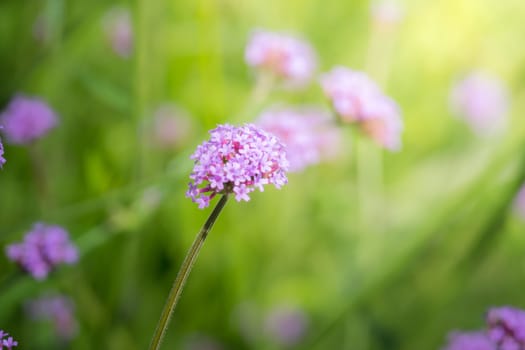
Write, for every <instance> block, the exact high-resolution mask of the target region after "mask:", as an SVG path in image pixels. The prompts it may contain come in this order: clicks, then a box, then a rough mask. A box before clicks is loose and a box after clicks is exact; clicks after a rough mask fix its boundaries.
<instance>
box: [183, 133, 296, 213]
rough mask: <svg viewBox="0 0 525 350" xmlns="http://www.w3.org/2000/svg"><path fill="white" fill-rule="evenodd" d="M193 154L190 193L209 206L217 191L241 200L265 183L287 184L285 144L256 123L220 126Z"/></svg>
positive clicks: (203, 205)
mask: <svg viewBox="0 0 525 350" xmlns="http://www.w3.org/2000/svg"><path fill="white" fill-rule="evenodd" d="M210 135H211V137H210V140H209V141H205V142H203V143H202V144H201V145H199V146H198V147H197V150H196V151H195V153H193V155H192V156H191V159H193V160H195V166H194V168H193V172H192V173H191V175H190V179H191V180H192V181H191V182H190V184H189V190H188V192H187V193H186V196H188V197H190V198H191V199H192V201H193V202H195V203H198V204H199V208H205V207H207V206H208V205H209V202H210V200H211V199H212V198H213V197H214V196H215V195H217V194H219V193H221V194H224V193H234V194H235V199H236V200H237V201H241V200H245V201H248V200H250V197H249V196H248V194H249V193H250V192H252V191H254V189H255V188H258V189H259V190H260V191H261V192H262V191H263V190H264V189H263V187H264V185H267V184H273V185H274V186H275V187H276V188H281V186H283V185H284V184H286V183H287V181H288V179H287V177H286V171H287V170H288V160H287V159H286V155H285V151H284V146H283V145H282V144H281V143H280V142H279V140H278V139H277V138H276V137H275V136H273V135H272V134H270V133H268V132H266V131H264V130H262V129H260V128H259V127H257V126H255V125H253V124H245V125H244V126H239V127H236V126H232V125H229V124H225V125H219V126H217V128H215V129H213V130H211V131H210Z"/></svg>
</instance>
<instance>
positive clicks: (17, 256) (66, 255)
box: [6, 223, 78, 280]
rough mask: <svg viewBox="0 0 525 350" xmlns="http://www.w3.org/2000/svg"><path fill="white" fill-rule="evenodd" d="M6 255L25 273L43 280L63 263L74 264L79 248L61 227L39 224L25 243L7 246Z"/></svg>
mask: <svg viewBox="0 0 525 350" xmlns="http://www.w3.org/2000/svg"><path fill="white" fill-rule="evenodd" d="M6 253H7V256H8V258H9V259H10V260H11V261H14V262H16V263H17V264H18V265H19V266H20V267H21V268H22V269H23V270H24V271H26V272H28V273H29V274H31V275H32V276H33V277H34V278H35V279H37V280H42V279H45V278H46V277H47V275H48V274H49V273H50V272H51V271H52V270H53V269H54V268H55V267H56V266H57V265H58V264H61V263H65V264H73V263H75V262H76V261H77V259H78V252H77V248H76V247H75V246H74V245H73V244H72V243H71V242H70V240H69V235H68V233H67V232H66V230H64V229H63V228H62V227H60V226H47V225H44V224H41V223H37V224H35V225H34V226H33V229H32V230H31V231H30V232H29V233H27V234H26V236H25V237H24V241H23V242H21V243H15V244H11V245H9V246H7V248H6Z"/></svg>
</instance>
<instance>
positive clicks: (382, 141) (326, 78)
mask: <svg viewBox="0 0 525 350" xmlns="http://www.w3.org/2000/svg"><path fill="white" fill-rule="evenodd" d="M321 86H322V88H323V91H324V93H325V95H326V96H327V97H328V98H329V99H330V102H331V103H332V107H333V109H334V111H335V112H336V114H337V115H338V116H339V118H340V119H341V121H343V122H345V123H350V124H354V123H355V124H357V125H358V126H359V127H360V129H361V130H362V131H363V132H364V133H365V134H366V135H368V136H369V137H371V138H372V139H373V140H374V141H375V142H376V143H378V144H379V145H381V146H382V147H384V148H386V149H388V150H391V151H396V150H399V149H400V148H401V132H402V131H403V121H402V119H401V113H400V111H399V107H398V106H397V104H396V103H395V102H394V101H393V100H392V99H391V98H389V97H388V96H386V95H385V94H383V92H382V91H381V89H380V88H379V86H378V85H377V84H376V83H375V82H374V81H373V80H372V79H370V78H369V77H368V76H367V75H366V74H365V73H363V72H359V71H353V70H351V69H349V68H346V67H335V68H334V69H332V70H331V71H330V72H328V73H326V74H324V75H323V76H322V77H321Z"/></svg>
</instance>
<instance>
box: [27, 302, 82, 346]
mask: <svg viewBox="0 0 525 350" xmlns="http://www.w3.org/2000/svg"><path fill="white" fill-rule="evenodd" d="M27 312H28V314H29V315H30V317H31V318H33V319H34V320H38V321H51V322H52V324H53V327H54V329H55V332H56V334H57V336H58V337H59V338H61V339H64V340H70V339H72V338H73V337H74V336H75V335H76V333H77V330H78V325H77V322H76V319H75V316H74V304H73V301H72V300H71V299H70V298H68V297H66V296H62V295H55V296H46V297H41V298H39V299H36V300H32V301H29V302H28V303H27Z"/></svg>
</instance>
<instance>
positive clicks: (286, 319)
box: [265, 306, 308, 346]
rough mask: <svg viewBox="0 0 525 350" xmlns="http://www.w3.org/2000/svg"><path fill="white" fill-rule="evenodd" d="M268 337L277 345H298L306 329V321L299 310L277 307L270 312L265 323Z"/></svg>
mask: <svg viewBox="0 0 525 350" xmlns="http://www.w3.org/2000/svg"><path fill="white" fill-rule="evenodd" d="M265 325H266V331H267V333H268V335H269V336H270V337H271V338H272V339H273V340H274V341H275V342H276V343H278V344H281V345H283V346H291V345H295V344H297V343H299V342H300V341H301V339H303V337H304V336H305V334H306V331H307V329H308V319H307V317H306V315H305V314H304V313H303V312H302V311H301V310H299V309H297V308H293V307H289V306H286V307H278V308H275V309H274V310H272V311H271V312H270V313H269V314H268V316H267V317H266V321H265Z"/></svg>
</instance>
